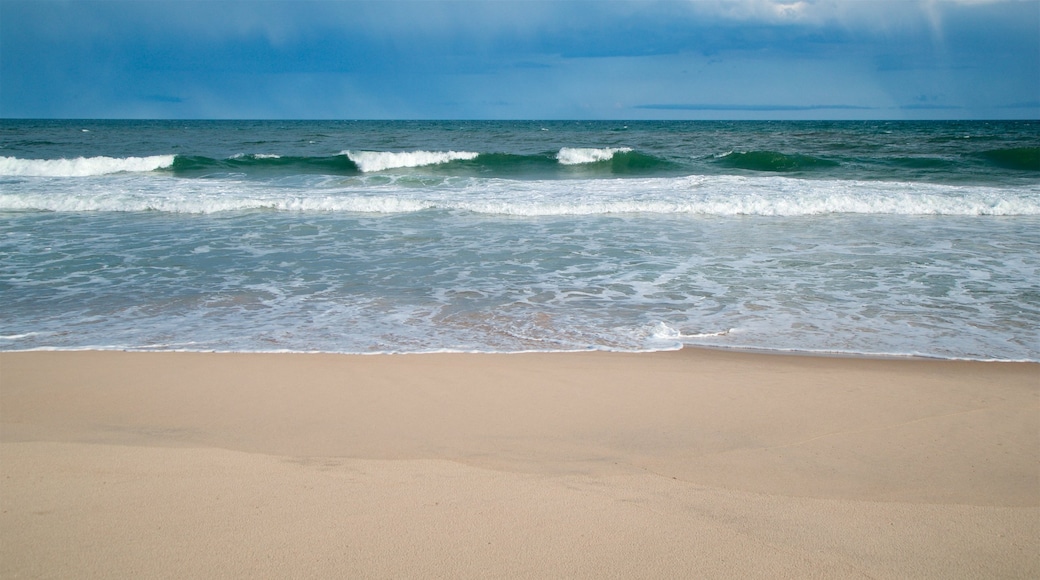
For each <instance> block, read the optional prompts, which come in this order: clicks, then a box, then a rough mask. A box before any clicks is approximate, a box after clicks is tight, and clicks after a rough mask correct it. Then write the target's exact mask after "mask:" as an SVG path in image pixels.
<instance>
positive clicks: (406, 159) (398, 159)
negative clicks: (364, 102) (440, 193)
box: [340, 151, 480, 173]
mask: <svg viewBox="0 0 1040 580" xmlns="http://www.w3.org/2000/svg"><path fill="white" fill-rule="evenodd" d="M340 155H346V156H347V158H348V159H350V160H351V161H353V162H354V164H355V165H357V167H358V169H359V170H361V171H362V172H364V173H368V172H372V171H386V170H387V169H398V168H402V167H423V166H427V165H439V164H441V163H448V162H450V161H456V160H460V159H461V160H471V159H475V158H476V157H477V156H478V155H480V154H479V153H474V152H472V151H400V152H398V151H343V152H341V153H340Z"/></svg>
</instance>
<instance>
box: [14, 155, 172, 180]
mask: <svg viewBox="0 0 1040 580" xmlns="http://www.w3.org/2000/svg"><path fill="white" fill-rule="evenodd" d="M174 159H175V156H174V155H153V156H150V157H76V158H75V159H19V158H17V157H0V175H2V176H7V177H90V176H92V175H107V174H110V173H124V172H141V171H155V170H156V169H165V168H167V167H170V166H171V165H173V161H174Z"/></svg>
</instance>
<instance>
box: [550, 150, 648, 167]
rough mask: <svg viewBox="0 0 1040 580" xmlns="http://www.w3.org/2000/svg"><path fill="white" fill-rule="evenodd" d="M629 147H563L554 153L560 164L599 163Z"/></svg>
mask: <svg viewBox="0 0 1040 580" xmlns="http://www.w3.org/2000/svg"><path fill="white" fill-rule="evenodd" d="M630 151H632V149H631V148H630V147H606V148H603V149H594V148H591V147H564V148H562V149H560V151H559V153H557V154H556V160H557V161H559V162H560V165H582V164H585V163H599V162H601V161H610V160H611V159H613V158H614V155H615V154H617V153H628V152H630Z"/></svg>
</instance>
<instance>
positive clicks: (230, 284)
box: [0, 120, 1040, 360]
mask: <svg viewBox="0 0 1040 580" xmlns="http://www.w3.org/2000/svg"><path fill="white" fill-rule="evenodd" d="M1038 232H1040V123H1036V122H1006V123H995V122H956V123H953V122H947V123H943V122H926V123H878V122H870V123H807V122H785V123H759V122H738V123H717V122H702V123H698V122H675V123H672V122H645V123H644V122H640V123H627V124H626V123H614V122H595V123H592V122H547V123H540V122H458V123H453V122H328V121H322V122H317V121H315V122H247V121H234V122H223V121H222V122H183V121H169V122H166V121H163V122H159V121H154V122H147V121H13V120H5V121H0V300H2V309H0V349H3V350H26V349H41V348H44V349H81V348H118V349H159V350H206V351H208V350H222V351H324V352H360V353H367V352H428V351H446V350H447V351H494V352H515V351H528V350H541V351H557V350H585V349H606V350H621V351H642V350H663V349H672V348H678V347H680V346H682V345H684V344H694V345H706V346H716V347H741V348H758V349H772V350H784V351H791V350H793V351H807V352H837V353H855V354H905V355H924V356H932V357H940V358H971V359H982V360H1040V331H1038V329H1040V233H1038Z"/></svg>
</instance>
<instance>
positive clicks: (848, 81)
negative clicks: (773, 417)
mask: <svg viewBox="0 0 1040 580" xmlns="http://www.w3.org/2000/svg"><path fill="white" fill-rule="evenodd" d="M1035 8H1036V5H1035V0H1033V3H1032V4H1030V3H1029V2H1028V1H1027V2H1019V1H1011V0H1008V1H989V2H985V1H981V0H945V1H929V0H920V1H908V0H874V1H869V2H868V1H844V0H727V1H722V0H698V1H688V2H676V1H653V0H638V1H637V0H616V1H611V2H600V1H587V0H576V1H567V2H551V1H521V0H516V1H512V0H501V1H486V2H470V1H441V0H429V1H409V0H385V1H380V2H355V1H344V2H332V1H302V2H297V1H286V0H264V1H247V0H212V1H205V2H202V1H174V0H148V1H144V0H140V1H128V0H105V1H95V0H78V1H74V2H56V1H52V0H32V1H26V0H0V11H2V14H0V16H2V18H0V75H2V79H0V80H2V85H0V90H2V91H3V93H2V95H0V96H2V98H0V115H7V116H80V117H82V116H88V117H89V116H131V115H154V116H167V115H168V116H203V117H207V116H246V115H248V116H261V117H272V116H289V117H312V118H313V117H350V118H360V117H441V118H444V117H482V116H495V117H528V118H531V117H542V118H560V117H574V116H577V117H589V118H595V117H604V116H612V117H616V116H618V115H627V114H634V113H639V114H646V115H649V114H660V115H667V114H669V113H675V114H677V115H681V114H686V113H688V114H690V115H695V114H698V113H704V114H706V115H707V114H713V113H718V114H723V113H727V114H729V113H732V114H733V115H736V116H739V115H741V114H747V115H758V116H762V115H770V114H772V115H775V116H785V115H788V116H791V115H802V116H805V115H811V114H818V115H820V116H841V117H848V116H853V115H880V114H885V113H883V112H884V111H889V112H891V111H896V112H900V111H905V112H906V114H907V115H912V114H913V113H914V111H915V110H920V111H922V114H924V113H927V111H928V110H931V111H934V112H938V113H941V112H943V111H947V112H951V113H953V114H958V115H961V114H963V115H984V114H990V113H986V111H995V110H996V109H995V107H998V106H1002V105H1001V104H1002V103H1009V102H1010V103H1014V102H1021V103H1028V102H1031V101H1032V100H1034V99H1035V96H1036V95H1037V94H1040V79H1038V78H1037V76H1038V75H1036V74H1035V71H1036V70H1038V69H1040V40H1038V38H1037V37H1038V35H1037V33H1036V31H1037V30H1038V29H1040V14H1038V13H1037V12H1038V11H1037V10H1036V9H1035ZM921 94H935V95H942V98H941V99H937V100H935V101H929V102H928V103H927V104H928V105H931V106H932V107H933V108H931V109H928V110H925V109H900V108H899V107H901V106H912V105H915V104H918V105H919V104H921V103H919V102H918V101H916V100H915V99H916V97H917V96H919V95H921ZM727 103H732V104H727ZM828 103H837V104H828ZM1003 110H1004V111H1008V110H1011V111H1017V112H1018V113H1016V114H1019V113H1020V114H1029V113H1030V111H1033V110H1034V109H1030V108H1029V107H1020V108H1017V109H1003ZM900 114H901V113H900ZM993 114H997V113H993Z"/></svg>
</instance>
